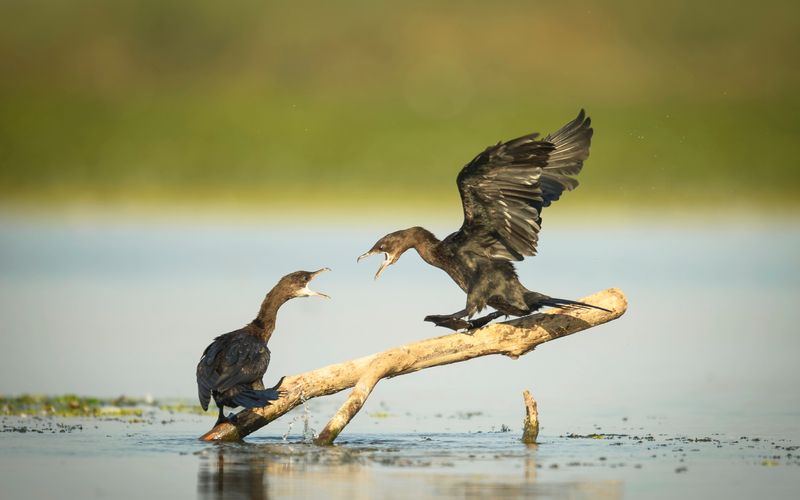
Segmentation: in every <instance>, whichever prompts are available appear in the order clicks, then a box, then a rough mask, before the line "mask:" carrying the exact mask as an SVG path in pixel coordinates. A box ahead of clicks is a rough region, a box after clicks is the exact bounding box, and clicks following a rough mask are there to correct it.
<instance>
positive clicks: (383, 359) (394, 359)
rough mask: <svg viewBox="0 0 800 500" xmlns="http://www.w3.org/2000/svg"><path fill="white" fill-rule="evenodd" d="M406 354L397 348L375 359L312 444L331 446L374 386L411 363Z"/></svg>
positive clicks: (403, 350) (410, 358)
mask: <svg viewBox="0 0 800 500" xmlns="http://www.w3.org/2000/svg"><path fill="white" fill-rule="evenodd" d="M413 360H414V358H412V357H411V356H410V355H409V354H408V352H407V351H406V350H405V349H403V348H397V349H394V350H391V351H386V352H384V353H383V355H381V356H378V357H377V358H375V359H374V360H373V362H372V364H371V365H370V367H369V368H368V369H367V372H366V373H365V374H364V375H362V376H361V378H360V379H358V382H357V383H356V385H355V387H354V388H353V392H351V393H350V396H349V397H348V398H347V401H345V402H344V404H343V405H342V406H341V407H340V408H339V411H337V412H336V414H335V415H334V416H333V417H332V418H331V419H330V421H329V422H328V425H326V426H325V428H324V429H322V432H320V433H319V436H317V438H316V439H314V444H317V445H320V446H327V445H331V444H333V440H334V439H336V437H337V436H338V435H339V433H340V432H342V429H344V427H345V426H346V425H347V424H349V423H350V421H351V420H352V419H353V417H355V416H356V413H358V411H359V410H361V407H362V406H364V403H365V402H366V401H367V397H369V395H370V393H371V392H372V389H373V388H374V387H375V384H377V383H378V381H379V380H380V379H382V378H386V377H389V376H392V375H394V374H396V373H399V372H401V371H403V370H405V369H406V368H408V366H409V365H410V364H411V363H412V362H413Z"/></svg>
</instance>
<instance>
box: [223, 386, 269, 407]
mask: <svg viewBox="0 0 800 500" xmlns="http://www.w3.org/2000/svg"><path fill="white" fill-rule="evenodd" d="M279 397H280V393H279V392H278V390H277V389H263V390H260V391H259V390H255V389H245V390H243V391H242V392H240V393H239V394H237V395H236V397H234V398H233V402H234V403H236V404H237V405H238V406H242V407H244V408H261V407H263V406H266V405H267V404H269V402H270V401H275V400H276V399H278V398H279Z"/></svg>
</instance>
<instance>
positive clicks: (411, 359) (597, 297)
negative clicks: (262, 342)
mask: <svg viewBox="0 0 800 500" xmlns="http://www.w3.org/2000/svg"><path fill="white" fill-rule="evenodd" d="M581 302H585V303H587V304H592V305H596V306H600V307H604V308H606V309H608V310H610V311H611V312H605V311H601V310H598V309H568V310H563V309H553V310H550V311H548V312H545V313H540V314H534V315H531V316H527V317H524V318H519V319H515V320H512V321H507V322H505V323H494V324H490V325H487V326H485V327H483V328H480V329H477V330H475V331H473V332H469V333H468V334H464V333H452V334H449V335H444V336H441V337H435V338H431V339H427V340H421V341H419V342H415V343H412V344H407V345H404V346H401V347H397V348H394V349H390V350H388V351H384V352H380V353H377V354H372V355H370V356H365V357H363V358H358V359H355V360H352V361H346V362H344V363H339V364H335V365H330V366H326V367H324V368H319V369H317V370H313V371H310V372H307V373H303V374H301V375H294V376H287V377H286V378H284V380H283V383H282V384H281V389H282V390H284V391H286V395H285V396H283V397H282V398H280V399H278V400H277V401H273V402H272V404H270V405H269V406H266V407H264V408H255V409H251V410H245V411H242V412H241V413H239V414H238V415H237V418H236V423H235V424H231V423H228V422H225V423H222V424H219V425H217V426H215V427H214V428H213V429H211V430H210V431H208V432H207V433H205V434H204V435H203V436H202V437H201V438H200V439H202V440H205V441H238V440H240V439H242V438H244V437H245V436H247V435H248V434H250V433H252V432H254V431H256V430H258V429H260V428H261V427H263V426H265V425H266V424H268V423H270V422H272V421H273V420H275V419H276V418H278V417H280V416H281V415H284V414H285V413H287V412H289V411H290V410H292V409H293V408H295V407H296V406H298V405H300V404H302V403H303V402H304V401H306V400H308V399H312V398H316V397H320V396H327V395H330V394H335V393H337V392H340V391H343V390H345V389H348V388H350V387H355V389H354V390H353V392H352V393H351V394H350V396H349V397H348V399H347V401H346V402H345V404H344V405H343V406H342V407H341V408H340V409H339V411H338V412H337V413H336V415H335V416H334V417H333V418H332V419H331V421H330V422H329V423H328V425H326V426H325V429H324V430H323V431H322V433H321V434H320V436H319V438H317V440H316V442H317V443H319V444H331V443H332V442H333V440H334V439H336V436H338V434H339V433H340V432H341V431H342V429H343V428H344V427H345V426H346V425H347V424H348V423H349V422H350V420H351V419H352V418H353V417H354V416H355V414H356V413H357V412H358V411H359V410H360V409H361V407H362V406H363V405H364V402H365V401H366V399H367V397H368V396H369V394H370V392H371V391H372V389H373V388H374V387H375V384H377V383H378V381H379V380H381V379H383V378H390V377H395V376H398V375H405V374H407V373H413V372H415V371H418V370H422V369H425V368H430V367H432V366H440V365H446V364H450V363H457V362H459V361H466V360H468V359H472V358H477V357H480V356H487V355H490V354H502V355H505V356H508V357H510V358H512V359H516V358H518V357H519V356H522V355H523V354H526V353H528V352H530V351H532V350H533V349H534V348H535V347H536V346H538V345H539V344H543V343H545V342H548V341H550V340H554V339H557V338H560V337H564V336H566V335H571V334H573V333H577V332H580V331H583V330H586V329H587V328H591V327H593V326H597V325H601V324H603V323H607V322H609V321H612V320H614V319H617V318H619V317H620V316H622V315H623V314H624V313H625V310H626V309H627V306H628V303H627V299H626V298H625V295H624V294H623V293H622V291H620V290H618V289H616V288H610V289H608V290H604V291H602V292H598V293H596V294H594V295H590V296H588V297H585V298H583V299H581Z"/></svg>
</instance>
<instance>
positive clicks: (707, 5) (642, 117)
mask: <svg viewBox="0 0 800 500" xmlns="http://www.w3.org/2000/svg"><path fill="white" fill-rule="evenodd" d="M799 42H800V4H798V3H797V2H790V1H772V0H765V1H762V2H759V3H758V4H752V3H745V2H742V1H734V2H723V1H719V0H715V1H709V2H690V1H685V0H677V1H670V2H659V3H657V4H653V3H642V2H635V1H633V0H615V1H599V0H596V1H584V2H580V1H570V0H566V1H560V2H534V1H528V2H523V1H519V2H503V3H495V2H455V1H453V2H435V3H432V2H419V1H409V2H398V3H388V2H366V1H355V2H346V3H345V2H324V1H320V0H311V1H299V2H263V1H235V2H214V1H207V0H195V1H192V2H188V1H186V2H181V1H178V0H158V1H155V0H117V1H110V0H109V1H101V0H71V1H66V0H38V1H27V0H6V1H4V2H2V3H1V4H0V74H2V78H0V196H2V198H3V199H4V200H5V201H6V202H20V203H33V204H37V205H38V204H43V205H48V204H54V205H58V204H63V203H73V202H90V203H101V204H102V203H116V202H120V201H132V202H135V203H154V204H160V203H164V202H167V203H177V204H184V203H185V204H189V205H191V204H197V203H212V204H213V203H254V204H263V205H275V206H287V205H286V204H287V203H291V202H294V201H296V200H297V199H298V198H302V201H301V202H300V203H301V204H303V205H305V207H306V208H308V209H311V210H313V209H314V207H321V206H325V207H326V209H327V207H330V206H348V205H349V206H353V207H356V206H362V207H364V208H365V209H369V208H370V207H373V206H379V205H387V203H385V202H384V200H385V199H386V198H387V197H389V198H390V200H391V203H392V204H395V203H396V204H399V205H403V204H409V203H414V204H430V205H434V206H435V205H439V204H441V205H442V206H444V204H454V203H457V201H456V200H457V197H458V194H457V192H456V190H455V186H454V183H455V176H456V173H457V171H458V169H459V168H460V167H461V165H463V164H464V163H465V162H467V161H469V160H470V159H471V158H472V157H473V156H474V155H475V154H476V153H478V152H479V151H480V150H482V149H483V148H484V147H485V146H487V145H489V144H491V143H494V142H495V141H497V140H500V139H510V138H512V137H516V136H519V135H522V134H525V133H528V132H531V131H539V132H542V133H546V132H548V131H551V130H553V129H555V128H557V127H559V126H560V125H562V124H563V123H565V122H566V121H568V120H570V119H571V118H573V117H574V115H575V114H577V112H578V110H579V109H580V108H581V107H585V108H586V109H587V110H588V111H589V113H590V115H591V116H592V118H593V120H594V123H595V140H594V143H593V147H592V157H591V159H590V162H589V163H588V167H587V168H586V170H585V171H584V172H583V173H582V174H581V180H582V181H583V185H584V188H582V189H581V193H582V194H581V196H580V197H577V196H576V197H574V198H575V200H576V202H577V203H585V202H591V203H597V202H603V203H607V204H611V205H620V206H626V207H641V206H643V205H644V206H646V205H649V204H653V205H654V206H659V205H661V204H665V203H666V204H676V205H685V204H687V203H691V204H694V205H696V204H702V205H713V204H717V203H720V204H724V205H725V206H729V205H731V204H734V205H745V206H747V205H754V204H762V205H763V204H769V205H781V204H786V203H791V204H795V203H796V202H797V200H798V196H797V195H798V192H800V173H798V168H797V163H798V161H797V159H796V155H795V154H793V153H794V151H795V144H796V141H797V134H798V132H800V113H799V111H800V98H799V97H798V95H797V89H798V88H800V66H799V65H798V64H797V57H798V52H799V51H798V48H800V43H799ZM452 208H453V209H454V210H455V209H456V207H455V206H453V207H452Z"/></svg>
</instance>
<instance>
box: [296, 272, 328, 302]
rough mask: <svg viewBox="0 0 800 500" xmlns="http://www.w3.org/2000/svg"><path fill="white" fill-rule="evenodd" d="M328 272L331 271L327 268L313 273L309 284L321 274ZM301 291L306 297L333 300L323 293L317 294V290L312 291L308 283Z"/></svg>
mask: <svg viewBox="0 0 800 500" xmlns="http://www.w3.org/2000/svg"><path fill="white" fill-rule="evenodd" d="M328 271H330V268H327V267H323V268H322V269H320V270H319V271H314V272H313V273H311V279H309V282H311V280H313V279H314V278H316V277H317V276H319V275H320V274H322V273H324V272H328ZM301 291H302V294H303V296H305V297H325V298H326V299H329V298H331V297H330V295H326V294H324V293H322V292H317V291H316V290H311V289H310V288H308V283H306V286H305V287H304V288H303V289H302V290H301Z"/></svg>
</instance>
